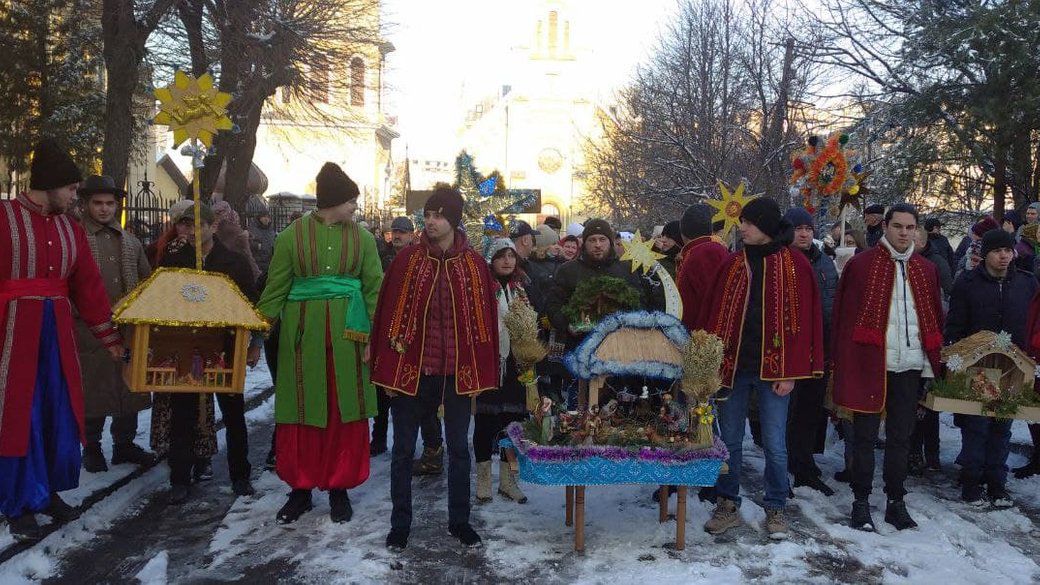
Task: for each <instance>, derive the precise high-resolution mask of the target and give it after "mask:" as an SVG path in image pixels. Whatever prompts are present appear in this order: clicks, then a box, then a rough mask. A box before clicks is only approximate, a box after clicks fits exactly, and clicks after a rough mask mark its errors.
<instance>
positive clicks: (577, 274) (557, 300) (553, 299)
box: [546, 247, 654, 346]
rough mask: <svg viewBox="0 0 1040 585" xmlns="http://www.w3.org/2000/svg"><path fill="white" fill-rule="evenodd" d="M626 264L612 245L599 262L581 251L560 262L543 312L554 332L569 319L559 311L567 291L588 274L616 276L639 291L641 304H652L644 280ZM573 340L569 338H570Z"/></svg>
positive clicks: (565, 326)
mask: <svg viewBox="0 0 1040 585" xmlns="http://www.w3.org/2000/svg"><path fill="white" fill-rule="evenodd" d="M630 266H631V265H630V264H629V263H628V262H621V261H620V260H618V257H617V253H616V252H615V251H614V249H613V247H612V248H611V249H610V252H608V253H607V257H606V259H604V260H602V261H600V262H596V261H593V260H591V259H589V258H588V257H586V255H585V252H584V251H582V253H581V256H579V257H578V258H575V259H574V260H571V261H570V262H565V263H564V264H563V265H562V266H560V268H559V270H557V271H556V278H555V279H554V281H553V286H552V289H550V291H549V295H548V297H547V300H546V314H548V315H549V319H550V321H551V322H552V326H553V328H554V329H556V331H557V333H560V332H567V331H568V329H569V327H570V322H569V321H568V320H567V317H566V316H565V315H564V314H563V310H562V309H563V307H564V305H566V304H567V301H569V300H570V298H571V295H573V294H574V290H575V289H576V288H578V284H579V283H580V282H582V281H585V280H588V279H590V278H596V277H598V276H613V277H615V278H620V279H621V280H624V281H625V282H627V283H628V284H629V285H630V286H632V288H634V289H635V290H636V291H637V292H638V293H639V298H640V303H639V304H640V306H641V307H643V308H654V307H653V303H651V294H650V290H649V288H650V287H649V285H648V283H647V282H646V281H645V280H644V279H643V277H642V276H640V275H639V274H635V273H633V272H632V270H631V267H630ZM573 341H574V340H573V339H572V340H571V342H573ZM568 346H573V343H568Z"/></svg>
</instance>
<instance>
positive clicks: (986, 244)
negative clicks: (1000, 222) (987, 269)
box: [982, 228, 1015, 258]
mask: <svg viewBox="0 0 1040 585" xmlns="http://www.w3.org/2000/svg"><path fill="white" fill-rule="evenodd" d="M1001 248H1009V249H1011V250H1014V249H1015V235H1014V234H1012V233H1009V232H1006V231H1004V230H1003V229H1001V228H997V229H995V230H989V231H988V232H986V233H984V234H982V257H983V258H985V257H986V254H989V253H990V252H992V251H994V250H999V249H1001Z"/></svg>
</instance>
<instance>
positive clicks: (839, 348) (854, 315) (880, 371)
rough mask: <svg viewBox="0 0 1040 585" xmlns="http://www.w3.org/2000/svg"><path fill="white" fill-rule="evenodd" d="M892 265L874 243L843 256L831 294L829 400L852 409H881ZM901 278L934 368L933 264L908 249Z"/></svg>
mask: <svg viewBox="0 0 1040 585" xmlns="http://www.w3.org/2000/svg"><path fill="white" fill-rule="evenodd" d="M895 270H896V265H895V262H894V261H893V260H892V256H891V255H890V254H889V252H888V248H886V247H885V246H883V245H878V246H875V247H873V248H871V249H869V250H867V251H865V252H862V253H860V254H857V255H855V256H853V257H852V259H851V260H849V262H848V264H846V265H845V270H844V271H843V272H842V275H841V280H839V281H838V290H837V291H836V292H835V296H834V318H833V320H832V321H831V327H832V331H833V335H832V339H833V342H832V343H833V344H834V347H833V352H832V354H831V355H832V356H833V358H834V364H833V372H834V373H833V376H834V377H833V380H834V392H833V398H834V403H835V404H836V405H838V406H842V407H844V408H848V409H849V410H852V411H856V412H881V411H882V410H884V409H885V398H886V393H887V389H886V384H887V376H886V371H887V365H886V364H887V362H886V355H885V344H886V335H885V331H886V329H887V326H888V319H889V304H890V303H891V301H892V289H893V283H894V279H895ZM907 280H908V284H909V285H910V290H911V292H912V294H913V298H914V307H915V311H916V313H917V323H918V329H919V332H920V333H919V336H920V339H921V347H922V348H923V349H924V353H925V355H926V357H927V358H928V362H929V363H930V364H931V366H932V371H933V372H935V373H936V374H938V373H939V372H941V371H942V370H941V369H940V362H939V352H940V350H941V349H942V328H943V311H942V300H941V298H940V295H939V291H940V287H939V273H938V271H937V270H936V268H935V265H934V264H932V263H931V262H929V261H928V260H926V259H925V258H924V257H923V256H921V255H920V254H917V253H914V254H913V255H912V256H911V257H910V260H909V262H908V266H907Z"/></svg>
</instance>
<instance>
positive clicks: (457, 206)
mask: <svg viewBox="0 0 1040 585" xmlns="http://www.w3.org/2000/svg"><path fill="white" fill-rule="evenodd" d="M464 203H465V202H464V201H463V199H462V194H461V193H459V190H458V189H455V188H454V187H449V186H447V185H439V186H437V187H435V188H434V189H433V195H430V198H429V199H427V200H426V204H425V205H423V209H424V210H425V211H436V212H437V213H439V214H441V215H443V216H444V218H445V219H447V220H448V223H450V224H451V227H453V228H454V227H458V225H459V223H461V222H462V206H463V205H464Z"/></svg>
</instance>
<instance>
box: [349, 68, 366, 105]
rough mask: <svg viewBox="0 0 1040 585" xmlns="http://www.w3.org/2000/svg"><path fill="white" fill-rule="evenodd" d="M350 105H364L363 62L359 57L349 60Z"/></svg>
mask: <svg viewBox="0 0 1040 585" xmlns="http://www.w3.org/2000/svg"><path fill="white" fill-rule="evenodd" d="M350 105H352V106H358V107H361V106H364V105H365V62H364V61H362V60H361V57H354V58H353V59H351V60H350Z"/></svg>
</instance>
